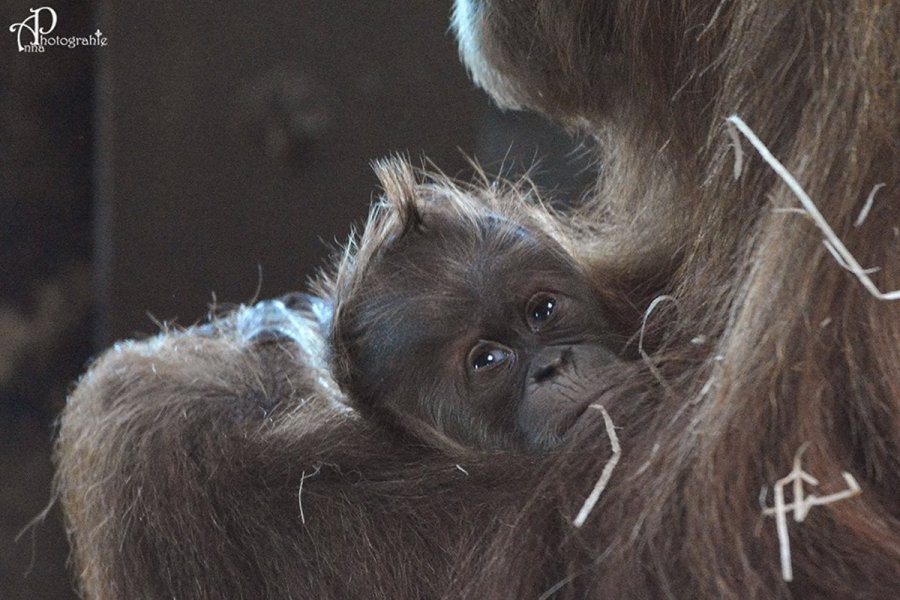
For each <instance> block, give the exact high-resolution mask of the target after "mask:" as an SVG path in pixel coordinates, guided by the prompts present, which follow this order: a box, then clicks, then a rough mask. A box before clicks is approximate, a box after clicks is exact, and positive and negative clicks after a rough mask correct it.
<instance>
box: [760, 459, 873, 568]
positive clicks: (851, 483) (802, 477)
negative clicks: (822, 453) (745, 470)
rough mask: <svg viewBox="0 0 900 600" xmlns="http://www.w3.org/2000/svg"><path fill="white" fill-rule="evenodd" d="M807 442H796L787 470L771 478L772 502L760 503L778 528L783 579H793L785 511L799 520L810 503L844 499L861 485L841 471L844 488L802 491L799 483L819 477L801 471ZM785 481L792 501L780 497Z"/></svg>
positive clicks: (817, 483) (808, 481)
mask: <svg viewBox="0 0 900 600" xmlns="http://www.w3.org/2000/svg"><path fill="white" fill-rule="evenodd" d="M808 445H809V444H803V445H802V446H800V449H799V450H797V453H796V454H795V455H794V464H793V468H791V472H790V473H788V474H787V476H785V477H782V478H781V479H779V480H778V481H776V482H775V505H774V506H772V507H767V506H765V504H763V511H762V512H763V514H764V515H774V516H775V528H776V530H777V532H778V551H779V555H780V557H781V577H782V579H784V580H785V581H793V579H794V571H793V568H792V567H791V541H790V538H789V537H788V527H787V513H788V511H793V512H794V521H795V522H796V523H802V522H803V521H804V520H805V519H806V515H807V514H809V509H811V508H812V507H813V506H824V505H826V504H832V503H834V502H838V501H840V500H844V499H845V498H850V497H852V496H855V495H857V494H859V493H860V492H861V488H860V487H859V484H858V483H857V482H856V479H854V477H853V475H851V474H850V473H847V472H846V471H844V472H842V473H841V475H843V477H844V482H845V483H846V484H847V489H845V490H842V491H840V492H836V493H834V494H828V495H827V496H818V495H816V494H809V495H806V493H805V492H804V490H803V484H805V483H807V484H809V485H813V486H817V485H819V480H818V479H816V478H815V477H813V476H812V475H810V474H809V473H807V472H806V471H804V470H803V467H802V464H801V459H802V456H803V452H804V451H805V450H806V448H807V447H808ZM787 485H790V486H792V488H793V492H794V498H793V501H792V502H789V503H785V501H784V487H785V486H787ZM762 494H763V495H762V496H761V497H762V498H764V495H765V488H763V492H762Z"/></svg>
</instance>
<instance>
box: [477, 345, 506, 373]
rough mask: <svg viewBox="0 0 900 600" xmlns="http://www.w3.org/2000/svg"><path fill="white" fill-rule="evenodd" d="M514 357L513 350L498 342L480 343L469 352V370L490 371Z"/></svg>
mask: <svg viewBox="0 0 900 600" xmlns="http://www.w3.org/2000/svg"><path fill="white" fill-rule="evenodd" d="M512 356H513V352H512V350H510V349H509V348H507V347H506V346H504V345H502V344H498V343H496V342H484V341H482V342H478V343H477V344H475V347H474V348H472V350H471V351H469V368H470V369H472V370H473V371H479V372H480V371H489V370H491V369H493V368H495V367H498V366H500V365H502V364H504V363H506V362H507V361H508V360H510V359H511V358H512Z"/></svg>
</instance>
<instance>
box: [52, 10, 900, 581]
mask: <svg viewBox="0 0 900 600" xmlns="http://www.w3.org/2000/svg"><path fill="white" fill-rule="evenodd" d="M478 4H479V5H483V7H482V9H481V10H482V11H483V12H480V13H479V12H476V13H474V14H475V17H476V21H475V25H476V26H477V27H478V30H479V31H482V32H483V34H484V38H483V39H482V40H481V41H480V42H479V44H478V45H477V46H478V47H477V48H475V49H476V50H480V51H481V53H482V54H479V55H477V56H475V55H471V56H470V57H469V62H470V64H471V65H472V66H473V67H474V68H475V70H476V76H477V77H478V78H479V80H480V81H482V82H483V83H484V84H485V85H487V86H489V87H491V88H492V91H493V93H495V95H497V96H498V97H501V98H505V99H507V101H508V102H510V103H515V104H520V105H525V106H530V107H532V108H535V109H538V110H543V111H544V112H547V113H548V114H550V115H551V116H554V117H557V118H560V119H562V120H564V121H565V122H567V123H568V124H570V125H578V126H581V127H586V128H587V129H588V130H589V131H591V132H593V133H595V134H596V135H597V136H598V138H599V139H600V141H601V142H602V143H601V144H600V149H601V151H602V152H603V156H602V157H601V158H602V159H603V163H602V164H603V167H604V169H603V177H602V178H601V179H600V181H599V183H598V190H597V193H596V195H595V199H594V201H593V202H592V203H590V204H589V205H588V206H586V207H584V208H583V209H582V215H583V217H584V218H586V219H587V220H589V222H590V223H591V227H593V228H594V230H595V231H597V232H598V235H597V237H596V239H595V240H594V243H592V244H591V245H590V248H589V249H588V250H586V251H585V252H582V254H581V255H582V258H583V259H584V261H585V262H586V264H589V265H590V264H594V263H596V264H597V265H602V266H603V268H604V269H609V270H610V272H614V273H617V274H618V275H620V276H628V275H633V274H635V273H639V272H646V270H647V269H650V270H657V269H663V270H668V269H670V267H671V262H672V261H671V257H672V256H673V255H676V256H677V257H678V258H679V261H678V263H677V265H676V266H675V267H674V268H672V269H671V271H670V272H669V273H668V274H670V275H672V277H673V282H674V283H673V285H672V289H671V290H670V291H669V292H670V294H671V295H672V296H673V297H674V298H675V302H674V303H667V304H665V305H660V307H659V309H658V312H654V313H653V314H651V315H650V317H649V321H650V323H651V324H657V325H658V324H659V323H660V322H662V323H664V324H665V326H666V327H665V330H664V336H663V339H662V341H661V342H660V345H659V348H658V349H657V351H656V352H655V354H654V356H653V357H652V362H653V363H654V364H655V365H656V366H657V367H658V374H660V375H661V376H662V381H663V382H664V384H662V383H660V381H659V380H658V379H657V377H656V376H655V375H654V374H653V373H651V372H650V370H649V368H648V367H647V365H646V364H645V363H643V362H641V363H637V365H636V372H633V373H628V374H623V376H622V382H621V384H620V385H618V386H617V387H616V389H615V390H614V391H613V392H612V393H609V394H605V395H604V396H603V397H602V398H600V399H599V400H600V401H601V402H602V403H603V404H604V405H605V406H607V407H608V408H609V411H610V413H611V415H612V418H613V420H614V421H615V423H616V424H617V425H618V427H619V430H618V431H619V437H620V440H621V445H622V459H621V460H620V462H619V464H618V466H617V468H616V470H615V472H614V473H613V477H612V480H611V481H610V483H609V486H608V487H607V489H606V490H605V491H604V494H603V496H602V497H601V499H600V502H599V503H598V504H597V506H596V507H595V508H594V510H593V512H592V514H591V516H590V517H589V518H588V520H587V522H586V524H585V526H584V527H583V528H581V529H575V528H574V527H572V525H571V521H572V519H573V517H574V516H575V514H576V512H577V511H578V509H579V508H580V507H581V504H582V502H583V500H584V498H585V496H586V495H587V494H588V492H589V491H590V488H591V487H592V485H593V483H594V481H596V479H597V477H598V476H599V474H600V472H601V470H602V468H603V465H604V464H605V462H606V460H607V459H608V457H609V446H608V442H607V438H606V435H605V433H604V429H603V424H602V421H601V419H600V418H599V413H598V414H597V415H596V418H594V419H592V420H587V419H585V420H582V422H580V423H579V426H578V429H577V430H576V431H574V432H573V439H572V440H571V442H570V443H569V444H567V445H565V446H564V447H563V448H561V449H560V450H559V451H557V452H554V453H552V454H548V455H545V456H521V455H517V454H500V455H497V454H492V455H489V456H483V457H480V458H477V459H476V458H473V459H472V460H471V461H467V462H466V464H464V465H461V467H463V468H464V469H465V471H466V472H467V473H468V475H467V474H466V473H464V472H463V471H461V470H459V469H457V468H456V465H455V463H454V462H453V461H451V460H449V459H447V458H446V457H443V456H441V455H440V454H438V453H433V452H428V451H425V450H423V449H416V448H410V447H395V446H392V445H391V444H390V442H389V441H388V440H387V439H386V438H385V437H384V436H383V435H382V433H381V432H380V431H378V430H377V429H375V428H373V427H372V426H371V425H369V424H367V423H365V422H363V421H362V420H360V419H358V418H356V417H355V416H354V415H352V414H347V413H346V412H344V411H342V410H341V409H340V408H339V407H337V406H335V405H334V404H333V403H331V402H330V399H331V398H332V397H333V396H332V393H333V392H331V391H330V390H331V388H330V386H328V385H327V384H328V382H327V380H326V381H325V384H324V385H325V387H324V388H323V387H321V386H322V385H323V384H322V383H321V382H320V381H319V379H318V378H317V377H314V376H311V375H315V374H317V372H316V371H310V370H309V369H307V368H306V367H304V366H303V365H304V364H305V363H306V361H307V360H308V358H307V355H306V354H305V353H304V352H303V351H301V350H298V349H296V348H294V347H293V346H291V345H288V344H279V343H274V342H272V343H267V344H259V343H256V344H253V343H250V342H248V341H246V340H244V339H242V337H241V336H240V335H239V332H238V333H236V330H235V329H232V328H230V327H229V326H228V322H225V324H224V325H223V327H222V330H221V332H220V333H219V334H217V335H215V336H213V337H204V336H201V335H199V334H197V333H195V332H192V331H188V332H183V333H172V334H168V335H164V336H162V337H160V338H158V339H156V340H152V341H149V342H144V343H141V344H135V345H130V346H124V347H119V348H117V349H114V350H113V351H110V352H109V353H107V354H106V355H105V356H103V357H102V358H101V359H100V360H99V361H98V362H97V364H96V365H94V367H93V368H92V369H91V371H90V372H89V373H88V374H87V375H86V376H85V378H84V379H83V380H82V382H81V384H80V385H79V387H78V389H77V390H76V392H75V394H74V395H73V397H72V399H71V402H70V405H69V407H68V408H67V410H66V413H65V414H64V416H63V422H62V429H61V434H60V441H59V454H58V456H59V459H58V460H59V489H60V493H61V496H62V499H63V502H64V506H65V508H66V511H67V514H68V517H69V522H70V524H71V528H72V532H73V544H74V548H75V563H76V565H77V568H78V573H79V576H80V581H81V585H82V589H83V590H84V592H85V594H86V595H88V596H90V597H98V598H120V597H172V596H174V597H179V598H183V597H210V598H213V597H248V598H250V597H260V596H269V597H284V598H288V597H295V598H311V597H326V598H347V597H377V598H416V597H444V598H457V597H458V598H528V597H530V598H534V597H539V596H540V595H541V594H542V593H544V592H546V591H548V590H550V589H551V588H553V589H555V595H553V598H583V597H597V598H603V597H615V598H648V597H711V598H720V597H728V598H787V597H804V598H805V597H834V598H847V597H867V598H888V597H892V595H893V594H895V593H896V590H897V589H900V574H898V569H897V565H898V564H900V509H898V503H897V496H898V490H900V465H898V457H900V448H898V445H900V444H898V442H900V410H898V408H900V407H898V399H900V343H898V340H900V306H898V304H897V303H896V302H893V303H891V302H886V301H879V300H876V299H875V298H873V297H872V296H870V295H869V294H868V293H867V292H866V291H865V290H864V289H863V288H862V286H861V285H860V284H859V283H858V281H856V279H855V278H854V277H853V276H852V275H850V274H849V273H847V272H846V271H844V270H842V269H841V268H840V267H839V266H838V265H837V264H836V263H835V261H834V260H833V259H832V258H831V256H830V255H829V254H828V253H827V251H826V250H825V249H824V247H823V246H822V243H821V236H820V234H819V232H818V231H817V230H816V229H815V228H814V227H813V225H812V224H811V223H810V222H809V221H808V220H807V219H806V218H804V217H802V216H800V215H797V214H793V213H784V212H776V211H774V210H773V209H775V208H778V207H794V206H796V201H795V199H794V198H793V197H792V196H791V194H790V193H789V192H788V190H787V189H786V187H785V185H784V184H783V182H781V181H780V180H779V179H778V178H777V176H776V175H775V174H774V173H773V172H772V171H771V169H769V167H768V166H767V165H766V164H765V163H763V162H762V161H761V160H760V159H758V157H756V156H755V155H754V154H753V153H752V152H751V151H750V149H749V146H747V145H746V144H745V151H746V157H745V158H746V160H745V161H744V162H745V164H744V168H743V172H742V175H741V177H740V179H739V180H737V181H735V180H734V179H733V176H732V164H733V163H732V161H733V154H732V152H731V150H730V149H729V143H728V138H727V137H726V136H725V135H724V128H725V121H724V119H725V117H726V116H728V115H729V114H732V113H737V114H739V115H741V116H742V117H743V118H744V119H745V120H746V121H747V122H748V123H749V124H750V126H751V127H753V128H754V129H755V130H756V132H757V133H758V134H759V136H760V138H761V139H762V140H763V141H765V142H766V143H767V144H768V145H769V147H770V148H771V149H772V150H773V152H774V153H775V154H776V156H778V157H780V158H781V159H782V160H783V161H784V162H785V164H786V165H787V167H788V168H789V169H791V170H792V171H793V172H794V173H795V174H797V175H798V178H799V180H800V182H801V183H802V184H803V186H804V187H805V189H806V190H807V191H808V192H809V194H810V196H811V197H812V198H813V199H814V200H815V202H816V203H817V205H818V207H819V208H820V209H821V211H822V213H823V214H824V215H825V217H826V218H827V219H828V221H829V223H831V225H832V227H833V228H834V229H835V231H836V232H837V234H838V235H839V236H840V237H841V239H842V240H843V241H844V242H845V243H846V245H847V246H848V248H849V249H850V250H851V251H852V252H853V253H854V255H855V256H856V257H857V258H858V259H859V261H860V263H862V264H863V265H864V266H873V265H874V266H880V267H882V269H881V271H879V272H878V273H875V274H874V275H873V276H872V277H873V278H874V279H875V281H876V282H877V283H878V284H879V286H880V287H881V288H882V289H896V288H897V287H900V273H898V271H900V260H898V253H900V234H898V231H897V227H898V226H900V202H898V194H900V180H898V174H897V165H898V164H900V147H898V143H897V140H898V139H900V110H898V107H900V84H898V73H897V65H898V64H900V35H898V31H900V6H898V5H897V3H895V2H891V1H889V0H881V1H879V0H874V1H866V2H862V1H859V2H850V3H847V4H846V5H841V6H840V7H837V8H832V7H831V6H830V5H829V6H828V7H826V6H825V5H823V4H822V3H819V2H815V1H813V0H805V1H801V2H791V3H785V2H781V1H777V0H761V1H758V2H745V3H732V2H721V3H720V2H717V1H709V2H703V1H698V2H693V1H691V2H688V1H686V0H685V1H684V2H671V3H664V2H659V3H657V2H641V1H631V2H621V3H619V2H613V1H602V0H589V1H587V2H583V1H581V0H577V1H576V0H553V1H551V0H544V1H541V2H535V3H531V2H528V3H526V2H514V1H513V0H489V1H486V2H478ZM482 17H483V18H484V19H485V20H484V21H483V22H482V21H479V20H477V19H479V18H482ZM480 23H483V24H480ZM879 182H885V183H886V184H887V185H886V187H885V188H884V189H883V190H881V192H880V193H879V195H878V197H877V199H876V202H875V207H874V209H873V211H872V213H871V214H870V216H869V218H868V219H867V220H866V221H865V223H863V224H862V226H860V227H858V228H857V227H854V226H853V221H854V220H855V219H856V217H857V215H858V213H859V211H860V209H861V207H862V205H863V202H864V201H865V199H866V197H867V195H868V193H869V191H870V190H871V188H872V187H873V186H874V185H875V184H876V183H879ZM601 231H602V236H600V235H599V232H601ZM664 308H667V309H668V310H666V311H663V309H664ZM654 322H655V323H654ZM297 328H298V330H303V331H304V332H305V333H304V334H303V335H304V336H305V337H304V339H307V338H308V339H311V340H315V339H317V338H316V337H315V331H314V330H313V328H312V327H311V326H307V325H304V324H303V323H300V324H297ZM307 329H308V331H306V330H307ZM700 336H702V338H701V339H705V340H706V342H705V343H697V340H696V338H698V337H700ZM692 340H694V343H692ZM313 352H315V349H314V348H313ZM318 374H321V373H318ZM326 375H327V373H326ZM326 379H327V378H326ZM708 382H711V383H709V384H708V385H707V383H708ZM704 389H705V391H706V393H702V391H703V390H704ZM305 398H309V400H308V401H307V402H300V400H302V399H305ZM260 406H262V408H263V409H264V410H263V411H260ZM270 411H271V412H270ZM264 414H266V415H268V416H266V417H265V418H262V415H264ZM256 415H260V416H256ZM804 442H810V444H811V445H810V448H809V450H807V452H806V455H805V465H806V467H807V469H808V470H809V471H810V472H812V473H813V474H814V475H816V476H817V477H819V479H820V480H821V481H822V488H823V490H825V491H834V490H836V489H838V488H839V487H841V486H842V482H841V481H840V472H841V471H844V470H846V471H849V472H851V473H853V474H854V475H855V476H856V478H857V479H858V480H859V481H860V483H861V485H862V494H861V495H860V496H858V497H856V498H853V499H849V500H844V501H842V502H840V503H837V504H833V505H829V506H825V507H818V508H814V509H813V510H812V511H811V513H810V514H809V517H808V518H807V520H806V521H805V522H804V523H802V524H793V523H792V524H791V526H790V533H791V545H792V549H793V566H794V576H795V581H794V582H793V583H792V584H787V583H785V582H784V581H782V578H781V571H780V568H779V563H778V547H777V538H776V535H775V529H774V525H773V523H772V521H771V519H770V518H764V517H763V516H762V515H761V512H760V507H759V505H758V501H757V497H758V493H759V490H760V488H761V487H762V486H764V485H770V484H771V483H773V482H774V481H775V480H776V479H777V478H779V477H782V476H784V475H785V474H787V472H788V471H789V470H790V466H791V459H792V457H793V455H794V453H795V452H796V451H797V449H798V448H799V447H800V446H801V444H803V443H804ZM317 468H319V471H318V474H317V475H315V476H313V477H308V475H310V474H311V473H313V472H315V471H316V469H317ZM301 481H302V483H303V488H302V505H303V519H301V513H300V510H299V506H298V499H297V492H298V488H299V487H300V484H301ZM304 521H305V522H304ZM557 584H558V587H554V586H556V585H557Z"/></svg>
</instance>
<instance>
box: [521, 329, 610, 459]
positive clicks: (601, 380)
mask: <svg viewBox="0 0 900 600" xmlns="http://www.w3.org/2000/svg"><path fill="white" fill-rule="evenodd" d="M619 362H620V359H619V358H618V357H617V356H616V355H615V354H614V353H612V352H611V351H610V350H608V349H607V348H604V347H602V346H598V345H587V344H586V345H579V346H568V347H554V348H548V349H546V350H543V351H542V352H541V353H540V354H539V355H538V356H537V357H535V359H534V360H533V364H532V366H531V369H530V371H529V374H528V381H527V382H526V385H525V393H524V395H523V398H522V403H521V405H520V407H519V411H518V415H517V418H516V425H517V428H518V429H519V431H520V432H521V433H522V434H523V435H524V438H525V439H526V440H527V441H528V445H529V446H532V447H534V448H550V447H553V446H554V445H556V444H558V443H559V442H560V441H561V439H562V437H563V435H564V434H565V433H566V431H568V430H569V428H570V427H572V425H574V423H575V422H576V421H577V420H578V418H579V417H580V416H581V415H582V414H583V413H584V411H585V410H586V409H587V408H588V406H590V404H591V402H593V401H595V400H596V399H597V398H598V397H600V396H601V395H602V393H603V392H604V391H605V389H606V387H608V382H606V381H605V379H606V378H605V377H604V373H608V372H609V371H608V368H609V367H610V365H614V364H616V363H619Z"/></svg>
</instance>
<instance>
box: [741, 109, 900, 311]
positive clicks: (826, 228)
mask: <svg viewBox="0 0 900 600" xmlns="http://www.w3.org/2000/svg"><path fill="white" fill-rule="evenodd" d="M728 122H729V123H730V124H731V125H732V126H734V127H737V129H738V130H739V131H740V132H741V133H742V134H743V135H744V137H745V138H747V140H749V142H750V143H751V144H752V145H753V147H754V148H756V151H757V152H759V155H760V156H761V157H762V158H763V160H765V161H766V162H767V163H768V164H769V166H770V167H771V168H772V170H773V171H775V173H776V174H777V175H778V176H779V177H781V179H782V180H784V182H785V183H786V184H787V186H788V188H790V190H791V191H792V192H793V193H794V195H795V196H796V197H797V199H798V200H799V201H800V204H801V205H802V206H803V208H804V209H805V210H806V212H807V214H808V215H809V216H810V218H811V219H812V220H813V222H814V223H815V224H816V227H818V228H819V230H820V231H821V232H822V234H823V235H824V236H825V242H827V244H826V247H828V249H829V251H831V250H834V252H832V255H833V256H835V258H836V259H837V257H838V256H839V257H840V258H841V259H842V261H843V262H841V261H840V260H839V261H838V264H839V265H840V266H841V267H844V268H846V269H847V270H848V271H850V272H851V273H853V274H854V275H855V276H856V278H857V279H858V280H859V281H860V283H862V284H863V287H865V288H866V290H868V291H869V293H870V294H872V295H873V296H875V297H876V298H878V299H879V300H900V290H893V291H890V292H882V291H881V290H880V289H878V286H877V285H875V282H873V281H872V279H871V278H870V277H869V273H870V271H869V270H866V269H863V268H862V266H860V264H859V262H858V261H857V260H856V258H855V257H854V256H853V254H852V253H851V252H850V251H849V250H848V249H847V246H845V245H844V243H843V242H842V241H841V239H840V238H839V237H838V236H837V234H836V233H835V232H834V230H833V229H832V228H831V226H830V225H829V224H828V221H826V220H825V217H824V216H822V213H821V212H820V211H819V209H818V208H817V207H816V204H815V203H814V202H813V201H812V198H810V197H809V194H807V193H806V191H805V190H804V189H803V187H802V186H801V185H800V184H799V183H798V182H797V180H796V179H795V178H794V176H793V175H791V172H790V171H788V170H787V168H785V166H784V165H783V164H781V161H779V160H778V159H777V158H775V156H774V155H773V154H772V152H771V151H770V150H769V149H768V148H767V147H766V145H765V144H763V143H762V141H761V140H760V139H759V137H757V135H756V134H755V133H754V132H753V130H752V129H750V127H749V126H748V125H747V124H746V123H744V121H743V120H742V119H741V118H740V117H739V116H737V115H731V116H730V117H728ZM876 187H877V186H876ZM874 191H877V190H873V193H872V194H870V195H871V196H872V198H873V199H874ZM861 216H862V215H861ZM857 220H859V219H857ZM829 244H830V247H829V246H828V245H829Z"/></svg>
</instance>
